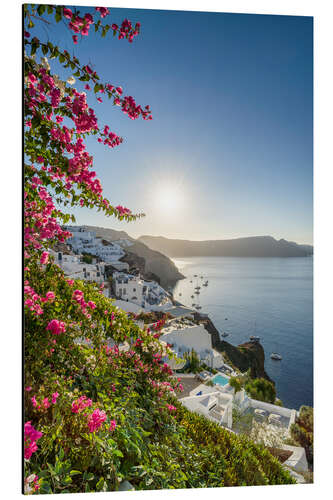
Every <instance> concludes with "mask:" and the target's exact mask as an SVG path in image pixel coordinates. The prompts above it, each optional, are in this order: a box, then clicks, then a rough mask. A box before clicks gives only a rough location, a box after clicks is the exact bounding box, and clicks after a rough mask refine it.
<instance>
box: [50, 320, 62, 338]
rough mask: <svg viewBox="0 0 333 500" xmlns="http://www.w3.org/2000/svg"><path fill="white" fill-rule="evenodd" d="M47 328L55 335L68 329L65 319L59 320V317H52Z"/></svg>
mask: <svg viewBox="0 0 333 500" xmlns="http://www.w3.org/2000/svg"><path fill="white" fill-rule="evenodd" d="M46 330H49V331H50V332H51V333H53V334H54V335H59V334H60V333H64V332H65V331H66V327H65V323H64V322H63V321H59V320H58V319H52V320H51V321H50V322H49V324H48V325H47V327H46Z"/></svg>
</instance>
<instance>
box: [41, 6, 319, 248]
mask: <svg viewBox="0 0 333 500" xmlns="http://www.w3.org/2000/svg"><path fill="white" fill-rule="evenodd" d="M80 11H81V12H82V13H84V12H86V11H91V10H90V9H88V8H81V9H80ZM111 13H112V14H111V16H109V17H108V18H105V20H108V22H110V20H111V22H117V23H119V22H120V21H121V20H122V19H123V18H124V17H127V18H128V19H130V20H131V21H133V22H136V21H140V22H141V25H142V29H141V33H140V35H139V37H136V38H135V40H134V42H133V43H132V44H130V43H128V42H127V41H126V40H121V41H118V40H117V39H115V38H113V37H112V35H111V34H108V35H107V36H106V37H105V38H101V37H100V35H95V33H94V32H91V34H90V35H89V36H88V37H82V39H81V40H79V43H78V45H74V44H73V43H72V40H71V35H72V32H69V31H68V30H67V29H66V28H65V26H64V25H63V24H62V23H59V24H56V25H54V26H53V27H51V28H48V30H45V28H44V27H43V28H40V29H39V28H38V30H37V31H38V33H36V34H37V35H39V36H40V38H45V37H48V36H49V37H50V38H51V39H53V40H54V41H56V42H59V44H60V45H61V46H62V47H64V48H67V50H69V51H70V52H74V54H75V55H76V56H77V57H78V58H79V59H80V61H81V62H82V63H83V64H85V63H87V62H90V63H91V64H92V65H93V67H94V69H96V71H97V72H98V73H99V75H100V76H101V79H102V80H103V81H104V82H109V83H112V84H119V85H121V86H122V87H123V89H124V93H125V95H132V96H134V97H135V99H136V101H137V102H138V103H140V104H142V105H146V104H149V105H150V106H151V109H152V112H153V120H152V121H150V122H144V121H143V120H136V121H132V120H130V119H129V118H127V117H126V116H125V115H123V114H122V113H121V111H120V110H119V108H115V107H113V106H112V104H111V102H110V101H109V100H105V102H103V104H100V103H98V102H97V101H96V99H95V97H94V96H93V94H92V95H91V98H90V100H89V103H90V104H91V105H93V107H94V108H95V109H96V113H97V116H98V117H99V122H100V124H101V125H104V124H106V123H107V124H109V125H110V126H111V129H112V130H113V131H115V132H117V133H118V134H119V135H122V136H123V137H124V143H123V144H122V145H121V146H119V147H118V148H115V149H113V150H110V149H109V148H105V147H104V146H102V145H100V144H98V143H97V142H96V141H95V139H94V138H89V140H88V145H89V151H90V152H91V153H92V154H93V156H94V169H95V170H96V172H97V174H98V176H99V178H100V179H101V181H102V184H103V187H104V194H105V196H107V197H108V198H109V199H110V201H111V202H112V203H114V204H115V205H118V204H123V205H125V206H128V207H129V208H131V209H132V210H133V211H144V212H145V213H146V217H145V219H142V220H141V221H138V222H134V223H130V224H126V223H119V222H116V221H115V220H114V219H110V218H106V217H105V216H103V215H101V214H99V213H97V212H93V211H89V210H86V209H80V210H76V211H75V215H76V217H77V221H78V223H79V224H95V225H99V226H103V227H112V228H114V229H124V230H125V231H127V232H128V233H129V234H130V235H131V236H134V237H137V236H140V235H142V234H152V235H164V236H167V237H175V238H184V239H196V240H203V239H220V238H234V237H241V236H254V235H268V234H269V235H272V236H274V237H276V238H278V239H279V238H285V239H288V240H293V241H297V242H299V243H312V234H313V227H312V225H313V218H312V211H313V199H312V190H313V172H312V168H313V165H312V155H313V147H312V126H313V115H312V98H313V89H312V82H313V73H312V67H313V53H312V29H313V22H312V18H310V17H297V16H293V17H291V16H265V15H255V14H254V15H244V14H220V13H216V14H212V13H201V12H200V13H199V12H198V13H196V12H176V11H157V10H156V11H153V10H135V9H112V10H111ZM50 62H51V66H52V70H58V69H59V68H58V66H57V65H56V63H54V60H53V61H50ZM59 73H60V75H61V76H64V75H65V73H63V72H61V71H60V70H59ZM66 75H67V76H69V75H70V73H66ZM77 88H79V89H80V88H81V89H83V87H82V86H81V87H80V85H77ZM172 193H174V201H173V202H170V199H171V198H172Z"/></svg>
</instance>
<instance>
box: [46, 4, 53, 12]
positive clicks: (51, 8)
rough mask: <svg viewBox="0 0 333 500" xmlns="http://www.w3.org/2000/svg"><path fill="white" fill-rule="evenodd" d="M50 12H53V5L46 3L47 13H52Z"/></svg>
mask: <svg viewBox="0 0 333 500" xmlns="http://www.w3.org/2000/svg"><path fill="white" fill-rule="evenodd" d="M52 12H53V6H52V5H48V6H47V13H48V14H52Z"/></svg>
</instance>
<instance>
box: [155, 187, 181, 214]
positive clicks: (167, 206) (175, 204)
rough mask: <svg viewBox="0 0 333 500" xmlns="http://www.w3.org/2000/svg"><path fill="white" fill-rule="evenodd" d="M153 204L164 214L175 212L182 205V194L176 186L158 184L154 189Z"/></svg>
mask: <svg viewBox="0 0 333 500" xmlns="http://www.w3.org/2000/svg"><path fill="white" fill-rule="evenodd" d="M154 202H155V203H154V205H155V207H156V209H157V210H158V211H159V212H161V213H164V214H167V213H168V214H170V213H174V212H177V211H178V210H180V209H181V207H182V205H183V195H182V193H181V190H180V188H179V187H178V186H160V187H158V188H157V189H156V190H155V195H154Z"/></svg>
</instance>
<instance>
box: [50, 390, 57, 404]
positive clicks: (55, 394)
mask: <svg viewBox="0 0 333 500" xmlns="http://www.w3.org/2000/svg"><path fill="white" fill-rule="evenodd" d="M58 397H59V392H54V393H53V394H52V400H51V402H52V404H53V405H55V404H56V402H57V398H58Z"/></svg>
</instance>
